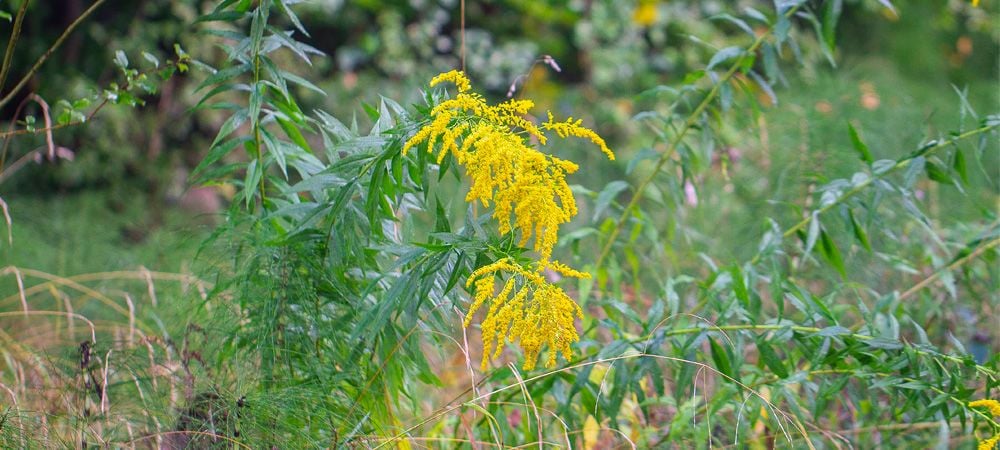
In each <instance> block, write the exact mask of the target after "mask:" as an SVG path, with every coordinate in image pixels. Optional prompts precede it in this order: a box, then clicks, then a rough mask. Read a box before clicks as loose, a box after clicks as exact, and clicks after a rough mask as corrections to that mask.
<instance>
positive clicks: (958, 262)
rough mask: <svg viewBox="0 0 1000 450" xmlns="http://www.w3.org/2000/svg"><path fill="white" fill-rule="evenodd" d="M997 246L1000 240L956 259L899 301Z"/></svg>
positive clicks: (910, 289)
mask: <svg viewBox="0 0 1000 450" xmlns="http://www.w3.org/2000/svg"><path fill="white" fill-rule="evenodd" d="M997 245H1000V238H996V239H994V240H992V241H989V242H987V243H986V244H985V245H982V246H980V247H978V248H976V249H975V250H974V251H973V252H972V253H969V254H968V255H965V256H964V257H962V258H959V259H956V260H955V262H953V263H951V264H948V265H947V266H945V267H942V268H941V269H939V270H938V271H937V272H934V273H933V274H932V275H931V276H929V277H927V278H924V279H923V280H921V281H920V282H919V283H917V284H915V285H914V286H913V287H911V288H909V289H907V290H906V292H903V293H902V294H900V295H899V300H905V299H907V298H909V297H911V296H913V294H916V293H917V292H919V291H920V290H921V289H923V288H925V287H927V285H929V284H931V283H933V282H934V280H937V279H938V278H939V277H940V276H941V275H943V274H945V273H946V272H951V271H952V270H955V269H956V268H958V267H959V266H962V265H965V263H967V262H969V261H972V260H973V259H976V258H978V257H979V255H982V254H983V253H985V252H986V251H987V250H989V249H991V248H993V247H996V246H997Z"/></svg>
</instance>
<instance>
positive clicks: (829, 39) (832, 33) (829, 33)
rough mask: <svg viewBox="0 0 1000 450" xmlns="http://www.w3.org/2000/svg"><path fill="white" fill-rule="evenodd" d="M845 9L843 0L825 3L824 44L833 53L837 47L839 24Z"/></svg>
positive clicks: (830, 0)
mask: <svg viewBox="0 0 1000 450" xmlns="http://www.w3.org/2000/svg"><path fill="white" fill-rule="evenodd" d="M843 9H844V4H843V0H827V1H825V2H823V42H824V43H826V47H827V48H828V49H829V50H830V51H831V52H832V51H833V50H834V48H836V46H837V22H838V21H839V20H840V13H841V11H843Z"/></svg>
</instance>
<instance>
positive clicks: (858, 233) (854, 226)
mask: <svg viewBox="0 0 1000 450" xmlns="http://www.w3.org/2000/svg"><path fill="white" fill-rule="evenodd" d="M847 216H848V217H849V218H850V219H851V230H853V231H854V237H855V238H856V239H857V240H858V242H859V243H861V246H862V247H864V248H865V250H868V251H869V252H871V251H872V245H871V243H869V242H868V233H865V228H864V227H862V226H861V224H860V223H858V220H857V219H856V218H855V217H854V212H852V211H851V210H850V209H848V210H847Z"/></svg>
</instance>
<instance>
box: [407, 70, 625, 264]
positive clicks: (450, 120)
mask: <svg viewBox="0 0 1000 450" xmlns="http://www.w3.org/2000/svg"><path fill="white" fill-rule="evenodd" d="M443 82H450V83H453V84H455V86H457V87H458V95H456V96H455V97H454V98H451V99H448V100H444V101H442V102H441V103H439V104H438V105H437V106H435V107H434V108H433V109H432V110H431V113H430V116H431V121H430V123H428V124H427V125H425V126H424V127H422V128H421V129H420V130H419V131H417V133H416V134H414V135H413V137H411V138H410V139H409V140H407V141H406V143H405V144H404V145H403V154H404V155H406V154H407V153H408V152H409V151H410V150H411V149H412V148H413V147H414V146H416V145H418V144H424V143H425V144H426V148H427V150H428V151H429V152H434V151H435V146H436V145H438V144H439V143H440V146H441V148H440V149H438V150H437V152H436V156H437V160H438V162H439V163H440V162H441V161H442V160H443V159H444V158H445V157H446V156H447V155H448V154H451V155H453V156H454V157H455V159H456V161H457V162H458V164H459V165H461V166H463V167H464V168H465V171H466V174H467V175H468V177H469V179H470V181H471V187H470V189H469V193H468V195H466V201H469V202H474V201H477V200H478V201H480V202H481V203H482V204H483V206H486V207H489V206H490V205H491V204H494V205H495V210H494V217H495V218H496V220H497V222H498V224H499V230H500V232H501V233H509V232H511V231H516V232H518V233H519V235H520V238H521V239H520V244H521V245H522V246H523V245H527V243H528V242H529V241H531V239H532V238H534V240H535V242H534V247H533V249H534V250H535V251H536V252H538V253H539V255H541V258H540V260H541V264H540V268H541V269H544V268H545V267H546V266H547V265H548V262H549V258H550V257H551V255H552V249H553V247H555V244H556V241H557V239H558V233H559V227H560V226H561V225H562V224H564V223H567V222H569V221H570V220H571V219H572V218H573V216H575V215H576V213H577V208H576V201H575V199H574V198H573V195H572V192H571V191H570V189H569V184H567V183H566V174H569V173H573V172H575V171H576V170H577V165H576V164H573V163H572V162H569V161H565V160H562V159H559V158H557V157H555V156H551V155H546V154H544V153H542V152H540V151H538V150H537V149H536V148H534V147H533V146H532V145H531V143H530V142H529V141H528V138H529V137H532V138H535V139H537V141H538V143H539V144H540V145H546V144H547V143H548V137H547V136H546V135H545V133H544V132H543V130H546V131H554V132H555V133H556V134H557V135H558V136H559V137H561V138H566V137H569V136H576V137H582V138H586V139H589V140H590V141H591V142H593V143H594V144H596V145H597V146H598V147H599V148H600V149H601V151H602V152H604V153H605V154H606V155H607V156H608V158H610V159H614V153H613V152H612V151H611V149H609V148H608V146H607V143H605V141H604V139H602V138H601V137H600V136H598V135H597V133H595V132H594V131H593V130H590V129H588V128H586V127H584V126H582V125H581V121H580V120H573V119H572V118H570V119H569V120H567V121H565V122H556V121H555V119H554V118H553V116H552V113H549V114H548V117H549V120H548V122H545V123H543V124H542V125H541V127H539V126H537V125H535V124H534V123H533V122H531V121H530V120H528V119H527V118H525V117H524V116H525V114H527V112H528V110H530V109H531V108H532V107H533V106H534V103H533V102H532V101H531V100H508V101H506V102H503V103H501V104H499V105H490V104H488V103H487V102H486V100H485V99H484V98H483V97H482V96H481V95H479V94H477V93H474V92H469V91H470V89H471V84H470V83H469V80H468V78H466V77H465V74H463V73H462V72H460V71H451V72H447V73H443V74H440V75H438V76H436V77H434V78H433V79H432V80H431V83H430V84H431V86H436V85H438V84H440V83H443ZM459 141H462V142H461V145H459ZM512 216H513V222H512Z"/></svg>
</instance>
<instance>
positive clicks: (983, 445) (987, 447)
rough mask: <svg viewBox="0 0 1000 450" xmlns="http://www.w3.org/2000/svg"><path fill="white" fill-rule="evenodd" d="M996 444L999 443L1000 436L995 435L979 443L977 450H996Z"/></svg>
mask: <svg viewBox="0 0 1000 450" xmlns="http://www.w3.org/2000/svg"><path fill="white" fill-rule="evenodd" d="M998 442H1000V434H996V435H994V436H993V437H991V438H989V439H983V440H981V441H979V447H978V448H977V450H996V448H997V443H998Z"/></svg>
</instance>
